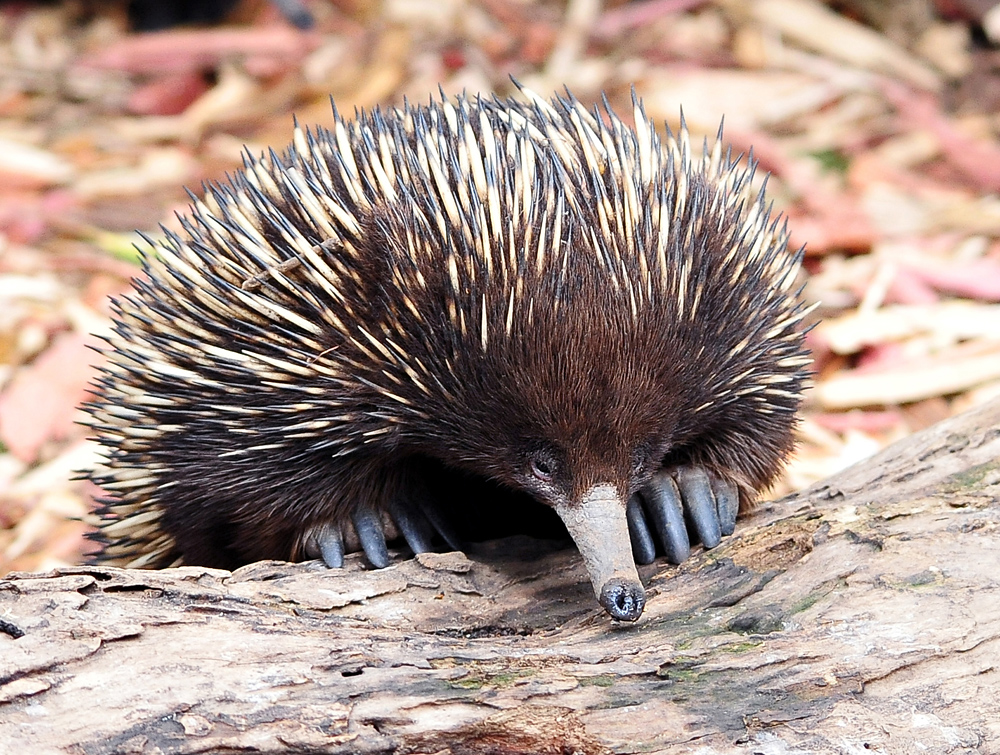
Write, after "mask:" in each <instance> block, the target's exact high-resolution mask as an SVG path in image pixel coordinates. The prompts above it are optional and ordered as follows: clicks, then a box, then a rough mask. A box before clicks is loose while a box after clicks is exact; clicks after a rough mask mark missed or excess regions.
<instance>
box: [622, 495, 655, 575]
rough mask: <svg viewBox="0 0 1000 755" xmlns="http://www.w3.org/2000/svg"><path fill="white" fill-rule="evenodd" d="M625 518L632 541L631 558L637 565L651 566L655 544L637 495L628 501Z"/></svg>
mask: <svg viewBox="0 0 1000 755" xmlns="http://www.w3.org/2000/svg"><path fill="white" fill-rule="evenodd" d="M625 518H626V519H627V520H628V534H629V538H630V539H631V540H632V556H633V558H635V562H636V563H637V564H651V563H653V560H654V559H655V558H656V542H655V541H654V540H653V533H652V532H650V530H649V523H648V522H647V521H646V515H645V514H644V513H643V511H642V502H641V501H640V499H639V494H638V493H635V494H634V495H633V496H632V497H631V498H629V499H628V504H627V505H626V507H625Z"/></svg>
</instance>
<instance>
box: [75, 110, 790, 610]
mask: <svg viewBox="0 0 1000 755" xmlns="http://www.w3.org/2000/svg"><path fill="white" fill-rule="evenodd" d="M522 92H523V95H524V97H525V98H526V101H524V102H522V101H515V100H513V99H511V100H506V101H501V100H499V99H484V98H466V97H458V98H457V99H455V100H449V99H447V98H444V97H443V96H442V98H441V100H440V101H438V102H432V103H431V104H429V105H427V106H419V107H414V106H411V105H409V104H407V105H405V106H404V107H403V108H402V109H399V110H391V111H382V110H378V109H376V110H374V111H372V112H370V113H368V114H361V115H359V116H358V117H357V118H356V120H354V121H349V120H345V119H344V118H342V117H340V115H338V114H336V112H335V125H334V128H333V130H332V131H327V130H324V129H321V128H317V129H314V130H302V129H300V128H298V126H296V130H295V138H294V141H293V144H292V145H291V146H290V147H289V148H288V150H287V152H285V153H284V154H282V155H278V154H276V153H274V152H273V151H272V152H270V154H269V155H267V156H266V157H262V158H260V159H257V160H255V159H252V158H247V160H246V164H245V169H244V170H243V172H241V173H239V174H238V175H236V176H234V177H232V178H230V179H229V181H228V183H224V184H221V185H212V186H210V187H209V189H208V191H207V196H206V197H205V198H204V200H202V201H196V203H195V205H194V207H193V210H192V212H191V214H190V215H189V216H188V217H186V218H183V219H182V224H183V229H184V231H183V234H181V235H175V234H168V237H167V240H166V241H165V242H164V243H163V244H162V245H161V246H160V248H159V250H158V252H157V254H156V255H155V256H149V257H147V259H146V260H145V264H144V272H145V277H144V278H143V279H141V280H137V281H136V282H135V292H134V293H133V294H131V295H129V296H126V297H124V298H123V299H121V300H120V301H118V302H117V303H116V310H115V329H114V335H112V336H111V337H110V338H109V339H108V343H109V348H107V349H106V356H107V364H106V366H105V367H104V368H103V375H102V376H101V378H100V379H99V381H98V383H99V385H98V391H97V392H98V395H97V398H96V400H95V401H94V402H92V403H91V404H90V405H89V412H90V415H91V424H92V427H93V428H94V429H95V430H96V432H97V435H98V437H99V440H100V442H101V443H102V444H103V445H104V446H105V447H106V454H107V460H106V465H105V468H104V469H102V470H99V471H98V472H96V473H95V474H94V476H93V479H94V480H95V481H96V482H97V483H98V485H100V486H101V487H102V488H104V489H105V490H106V491H108V493H109V495H110V496H111V497H110V498H108V499H105V500H104V501H103V508H102V510H101V516H102V523H101V527H100V531H99V533H98V535H97V537H98V539H99V540H101V541H102V542H103V553H102V554H101V556H100V557H101V558H103V559H104V560H105V561H108V562H112V563H118V564H121V565H127V566H134V567H165V566H170V565H177V564H182V563H187V564H202V565H207V566H218V567H223V568H233V567H235V566H238V565H241V564H244V563H248V562H251V561H254V560H258V559H269V558H273V559H289V560H296V559H302V558H308V557H316V556H322V558H323V559H324V560H325V561H326V563H327V564H328V565H330V566H339V565H341V563H342V561H343V554H344V545H343V536H344V534H345V532H349V533H350V534H351V535H352V536H355V535H356V537H357V538H358V540H360V544H361V546H362V548H363V550H364V552H365V554H366V557H367V559H368V560H369V562H370V563H371V564H372V565H373V566H376V567H382V566H385V565H386V564H387V563H388V562H389V557H388V555H387V551H386V546H385V535H384V530H383V523H385V522H388V521H390V520H391V522H392V523H394V524H395V526H396V527H397V528H398V531H399V532H401V533H402V535H403V537H404V538H405V540H406V542H407V544H408V545H409V547H410V548H411V549H412V550H413V551H414V552H421V551H426V550H429V549H430V548H431V547H432V545H433V540H434V538H436V537H438V536H441V537H442V538H443V539H444V540H445V541H446V542H448V543H449V544H451V545H452V546H454V545H457V544H458V543H457V542H456V540H455V537H454V535H453V534H452V533H451V531H450V528H449V526H448V522H447V521H446V520H445V519H444V518H443V517H442V514H441V511H440V510H439V509H438V507H437V506H436V505H435V500H434V496H433V495H431V494H430V493H429V490H430V489H429V488H428V487H427V486H426V485H425V482H424V478H425V474H426V472H427V470H428V469H429V468H431V467H435V468H439V469H443V470H454V472H455V474H465V475H473V476H475V477H476V478H483V479H489V480H492V481H496V482H497V483H499V484H501V485H502V486H505V487H507V488H511V489H514V490H517V491H522V492H526V493H528V494H530V495H531V496H532V497H534V498H535V499H537V500H538V501H541V502H543V503H545V504H547V505H548V506H550V507H552V508H553V509H554V510H555V511H556V512H557V513H558V515H559V517H560V518H561V519H562V521H563V522H564V523H565V525H566V528H567V530H568V531H569V534H570V535H571V536H572V538H573V540H574V541H575V542H576V544H577V546H578V547H579V549H580V552H581V554H582V556H583V560H584V562H585V564H586V568H587V570H588V572H589V574H590V577H591V580H592V582H593V585H594V590H595V592H596V594H597V596H598V598H599V601H600V603H601V605H602V606H604V608H605V609H606V610H607V611H608V612H609V613H610V614H611V615H612V616H613V617H615V618H617V619H626V620H635V619H637V618H638V617H639V615H640V614H641V613H642V610H643V606H644V603H645V594H644V592H643V587H642V584H641V582H640V580H639V577H638V575H637V572H636V567H635V562H639V563H649V562H651V561H652V560H653V559H654V557H655V555H656V553H657V549H659V550H660V552H662V553H663V554H664V555H665V556H666V557H667V559H668V560H670V561H672V562H675V563H677V562H680V561H681V560H683V559H684V558H686V557H687V556H688V553H689V548H690V542H691V541H692V540H700V541H701V542H702V543H703V544H704V545H705V547H708V548H711V547H713V546H715V545H716V544H718V542H719V540H720V538H721V536H723V535H727V534H730V533H732V532H733V529H734V526H735V520H736V516H737V512H738V510H740V509H745V508H747V507H748V506H749V505H750V504H751V503H752V501H753V499H754V497H755V495H756V494H757V491H759V490H760V489H762V488H763V487H764V486H766V485H768V484H769V483H770V482H771V481H772V480H773V479H774V478H775V475H776V474H777V473H778V471H779V469H780V467H781V465H782V463H783V460H784V458H785V456H786V455H787V454H788V452H789V450H790V448H791V445H792V431H793V427H794V423H795V415H796V411H797V408H798V406H799V403H800V393H801V390H802V386H803V381H804V379H805V377H806V365H807V364H808V362H809V359H808V356H807V355H806V353H805V352H804V346H803V329H802V327H801V321H802V319H803V317H804V314H805V309H804V307H803V305H802V303H801V301H800V298H799V292H798V291H797V290H796V288H795V278H796V273H797V270H798V267H799V262H800V258H801V254H800V253H799V254H796V253H792V252H789V250H788V249H787V245H786V241H787V238H786V233H785V231H784V229H783V225H782V224H781V223H779V220H778V219H776V218H772V217H771V213H770V210H769V209H768V207H766V206H765V204H764V199H763V196H762V193H760V192H755V191H753V190H751V188H750V183H751V178H752V174H753V164H752V161H751V162H750V164H747V165H744V164H742V163H741V162H740V161H739V160H734V159H732V158H731V156H730V153H729V152H728V151H727V152H726V153H723V151H722V146H721V141H720V142H717V143H716V144H715V146H714V149H711V150H709V149H708V146H707V144H706V149H705V155H704V156H703V157H697V158H696V157H694V156H692V152H691V148H690V144H689V137H688V134H687V130H686V128H684V127H683V126H682V128H681V131H680V132H679V135H678V137H676V138H675V137H673V136H668V139H667V140H666V143H665V144H661V141H660V138H659V137H658V135H657V130H656V128H655V126H654V124H653V123H651V122H650V120H649V119H648V118H647V116H646V114H645V112H644V110H643V108H642V105H641V103H639V102H638V101H635V103H634V104H635V109H634V110H635V112H634V118H635V128H634V129H633V128H630V127H629V126H627V125H626V124H625V123H624V122H623V121H622V120H621V119H620V118H619V117H618V116H617V115H615V113H614V112H613V111H612V110H611V108H610V106H609V105H608V104H607V102H605V104H604V108H603V109H599V108H595V109H594V110H588V109H586V108H585V107H584V106H582V105H581V104H580V103H579V102H578V101H576V100H575V99H573V98H572V96H567V97H566V98H556V99H554V100H552V101H551V102H547V101H545V100H544V99H542V98H539V97H538V96H536V95H534V94H532V93H531V92H528V91H526V90H522ZM668 133H669V132H668ZM720 137H721V133H720ZM466 505H467V506H474V505H475V502H473V501H469V502H467V504H466Z"/></svg>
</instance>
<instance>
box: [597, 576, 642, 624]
mask: <svg viewBox="0 0 1000 755" xmlns="http://www.w3.org/2000/svg"><path fill="white" fill-rule="evenodd" d="M598 601H599V602H600V604H601V606H602V607H603V608H604V610H605V611H607V612H608V613H609V614H611V618H613V619H618V620H619V621H635V620H636V619H638V618H639V617H640V616H642V609H643V608H645V607H646V591H645V590H643V589H642V585H640V584H639V583H638V582H632V581H630V580H625V579H619V578H614V579H609V580H608V581H607V582H605V583H604V586H603V587H601V597H600V598H598Z"/></svg>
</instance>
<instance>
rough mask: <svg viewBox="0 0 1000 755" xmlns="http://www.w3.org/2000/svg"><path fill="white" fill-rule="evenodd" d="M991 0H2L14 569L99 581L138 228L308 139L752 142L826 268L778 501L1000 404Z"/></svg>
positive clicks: (5, 553) (999, 17)
mask: <svg viewBox="0 0 1000 755" xmlns="http://www.w3.org/2000/svg"><path fill="white" fill-rule="evenodd" d="M998 43H1000V5H998V4H996V3H995V0H895V1H894V0H844V1H843V2H821V1H820V0H758V1H757V2H754V1H753V0H636V1H635V2H622V1H621V0H614V1H609V2H600V0H568V1H567V0H547V1H543V2H534V1H533V0H382V1H381V2H380V1H379V0H283V2H280V3H279V2H266V0H247V1H246V2H240V1H237V0H228V1H226V0H218V1H216V2H195V1H190V2H187V1H185V0H163V1H162V2H150V1H148V0H143V1H141V0H134V2H132V3H128V2H125V1H124V0H123V1H122V2H116V1H114V0H101V1H98V0H94V1H93V2H84V1H83V0H77V1H75V2H73V1H67V2H48V3H43V2H27V1H20V2H0V574H3V573H6V572H8V571H11V570H39V569H47V568H50V567H52V566H56V565H60V564H66V563H78V562H79V561H80V560H81V558H82V554H83V553H84V552H85V551H86V550H87V548H88V544H87V542H86V541H85V539H84V537H83V533H84V532H85V531H86V529H87V524H86V522H87V519H88V516H89V511H90V508H91V501H92V497H93V495H94V494H95V492H96V491H95V490H94V489H93V488H92V486H90V485H89V483H85V482H82V481H78V480H74V475H75V472H76V471H77V470H80V469H85V468H87V467H89V466H91V465H92V464H93V463H94V457H95V452H96V449H95V447H94V446H93V445H92V444H90V443H88V442H87V441H86V438H85V436H86V431H85V430H84V428H82V427H80V426H79V425H77V424H76V422H77V421H78V420H79V419H80V416H79V414H78V410H77V409H76V407H77V405H78V404H79V403H80V402H81V401H82V400H84V399H85V398H86V394H87V385H88V382H89V381H90V380H91V379H92V377H93V375H94V370H93V367H92V365H93V364H95V363H96V362H97V361H98V360H99V358H100V357H99V355H98V354H96V353H95V352H94V351H93V350H92V349H91V347H92V346H94V345H96V343H97V340H96V339H95V338H94V337H93V336H91V335H90V334H92V333H101V332H106V331H107V329H108V327H109V321H108V319H107V318H108V312H109V307H108V297H109V296H114V295H117V294H121V293H123V292H125V291H127V290H128V286H129V280H130V278H131V277H132V276H134V275H136V274H137V273H138V267H137V265H136V251H135V249H134V246H133V245H134V244H135V243H142V242H141V241H140V239H139V237H138V235H137V234H136V233H135V231H136V230H137V229H138V230H141V231H144V232H145V233H147V234H149V235H151V236H153V237H156V236H157V235H159V234H161V233H162V231H161V230H160V226H161V224H162V225H164V226H166V227H168V228H171V227H177V221H176V219H175V217H174V215H175V213H177V212H183V211H184V210H185V208H186V205H187V201H188V200H187V197H186V194H185V191H184V187H185V186H187V187H190V188H191V189H192V190H193V191H196V192H197V191H199V187H200V185H201V183H202V182H204V181H207V180H215V179H221V178H224V177H225V174H226V173H227V172H232V171H233V170H236V169H238V167H239V166H240V165H241V152H242V150H243V149H244V146H245V147H246V148H247V149H249V150H250V152H252V153H259V152H261V151H262V150H264V149H266V148H267V147H268V146H273V147H276V148H279V149H280V148H283V147H284V146H285V145H286V144H287V143H288V141H289V140H290V137H291V128H292V115H293V114H295V115H297V117H298V118H299V120H300V121H301V122H303V123H306V124H314V123H316V124H329V123H330V122H331V117H330V112H331V111H330V102H329V100H330V97H331V96H332V97H334V98H335V100H336V102H337V106H338V108H339V109H340V111H341V112H343V113H348V114H349V113H351V112H352V111H353V109H354V108H371V107H373V106H376V105H393V104H399V103H401V102H402V100H403V98H404V97H407V98H409V99H411V100H415V101H425V100H426V99H427V98H428V97H429V96H437V91H438V87H439V86H440V87H441V88H442V89H443V90H444V91H445V92H446V93H456V92H459V91H462V90H466V91H468V92H469V93H476V92H483V93H498V94H500V95H502V96H505V95H508V94H510V93H511V92H512V89H513V87H512V85H511V82H510V78H509V77H510V76H514V77H516V78H517V79H518V80H519V81H521V82H523V83H524V84H526V85H527V86H529V87H531V88H532V89H535V90H536V91H538V92H539V93H541V94H543V95H545V96H548V95H550V94H552V93H553V92H556V91H561V90H562V89H563V87H564V86H565V87H569V88H570V89H571V90H572V91H573V92H574V94H575V95H576V96H577V97H578V98H580V99H581V100H583V101H585V102H593V101H595V100H599V98H600V96H601V93H602V92H603V93H605V94H606V95H607V96H608V98H609V100H610V102H611V103H612V105H613V106H615V107H616V109H618V111H619V112H620V113H621V114H622V115H623V116H624V115H626V114H628V113H629V112H630V110H631V108H630V107H629V106H628V102H629V99H628V98H629V90H630V87H632V86H635V88H636V90H637V92H638V93H639V94H640V96H641V97H643V99H644V100H645V103H646V108H647V110H648V112H649V113H650V114H651V115H652V116H653V117H654V119H658V120H661V121H668V122H670V123H672V124H674V125H676V123H677V118H678V114H679V109H680V107H681V106H683V108H684V113H685V115H686V118H687V122H688V125H689V127H690V129H691V131H692V132H694V133H695V134H696V135H699V136H700V135H703V134H707V135H709V136H714V134H715V132H716V130H717V128H718V125H719V121H720V119H721V118H722V116H723V115H725V124H726V141H727V142H729V143H731V144H732V145H733V147H734V151H735V152H737V153H740V152H746V151H748V150H749V148H750V147H751V145H752V146H753V151H754V156H755V157H756V158H757V159H758V160H759V161H760V163H761V165H762V167H763V168H764V169H765V170H767V171H769V172H770V173H771V174H772V177H771V179H770V183H769V190H770V197H771V198H772V199H773V200H774V203H775V205H776V207H777V208H778V209H780V210H781V211H782V212H784V213H785V214H786V215H787V216H788V218H789V225H790V228H791V232H792V242H793V243H794V244H795V245H796V246H797V245H800V244H806V245H807V261H806V266H807V272H808V276H809V277H808V281H807V285H806V296H807V298H808V299H810V300H813V301H820V302H822V304H821V306H820V309H819V310H818V312H819V315H820V316H821V318H822V323H821V324H820V325H819V326H818V327H817V328H816V329H815V330H814V331H813V332H812V333H811V335H810V341H811V345H812V348H813V350H814V352H815V357H816V369H817V377H816V385H815V388H814V389H813V390H812V391H811V392H810V394H809V397H808V400H807V406H806V411H805V418H804V421H803V422H802V425H801V428H800V445H799V450H798V452H797V454H796V456H795V458H794V459H793V460H792V462H791V464H790V465H789V467H788V471H787V474H786V476H785V478H784V479H783V480H782V481H781V483H780V484H779V485H778V487H777V488H776V490H774V491H773V494H774V495H780V494H783V493H785V492H788V491H789V490H794V489H797V488H799V487H802V486H804V485H806V484H808V483H810V482H812V481H814V480H817V479H819V478H821V477H824V476H826V475H828V474H831V473H833V472H835V471H837V470H838V469H841V468H843V467H844V466H847V465H848V464H851V463H853V462H855V461H858V460H860V459H863V458H865V457H867V456H869V455H871V454H872V453H874V452H875V451H877V450H878V449H880V448H882V447H883V446H885V445H887V444H888V443H891V442H892V441H894V440H897V439H899V438H901V437H903V436H905V435H907V434H908V433H911V432H913V431H916V430H919V429H921V428H923V427H925V426H927V425H930V424H932V423H934V422H936V421H938V420H941V419H944V418H945V417H948V416H950V415H952V414H954V413H956V412H959V411H962V410H964V409H966V408H969V407H971V406H974V405H975V404H977V403H980V402H983V401H985V400H988V399H989V398H991V397H993V396H996V395H998V394H1000V304H998V302H1000V199H998V196H997V193H998V191H1000V143H998V133H1000V45H998Z"/></svg>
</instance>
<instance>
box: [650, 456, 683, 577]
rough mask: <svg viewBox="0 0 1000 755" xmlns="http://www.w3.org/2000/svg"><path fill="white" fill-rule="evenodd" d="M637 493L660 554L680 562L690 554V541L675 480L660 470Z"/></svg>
mask: <svg viewBox="0 0 1000 755" xmlns="http://www.w3.org/2000/svg"><path fill="white" fill-rule="evenodd" d="M639 494H640V496H641V498H642V500H643V502H644V503H645V504H646V513H647V514H648V516H649V518H650V519H651V520H652V523H653V527H654V528H655V530H656V534H657V535H659V537H660V544H661V545H662V546H663V555H664V556H666V557H667V561H669V562H670V563H672V564H679V563H681V561H683V560H684V559H686V558H687V557H688V556H690V555H691V541H690V539H689V538H688V531H687V526H686V525H685V524H684V508H683V505H682V503H681V495H680V491H679V490H678V489H677V483H676V482H674V479H673V477H671V476H670V473H669V472H667V471H665V470H664V471H661V472H659V473H658V474H657V475H656V476H655V477H653V479H652V480H650V481H649V483H648V484H647V485H646V486H645V487H644V488H643V489H642V490H640V491H639ZM646 563H649V562H648V561H647V562H646Z"/></svg>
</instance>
